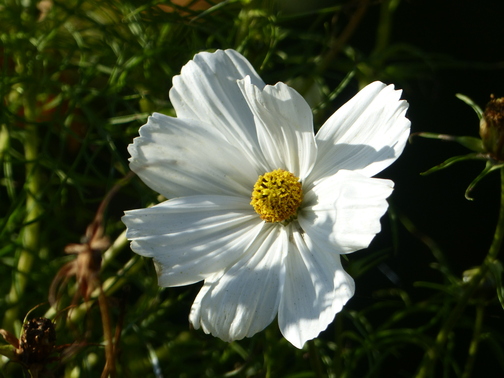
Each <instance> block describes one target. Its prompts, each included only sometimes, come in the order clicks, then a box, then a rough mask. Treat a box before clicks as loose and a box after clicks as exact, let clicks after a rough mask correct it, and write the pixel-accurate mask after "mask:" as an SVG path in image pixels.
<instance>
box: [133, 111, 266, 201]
mask: <svg viewBox="0 0 504 378" xmlns="http://www.w3.org/2000/svg"><path fill="white" fill-rule="evenodd" d="M128 151H129V153H130V154H131V159H130V162H131V163H130V167H131V169H132V170H133V171H134V172H135V173H136V174H137V175H138V176H140V178H141V179H142V180H143V181H144V182H145V183H146V184H147V185H148V186H149V187H151V188H153V189H154V190H156V191H157V192H158V193H161V194H162V195H164V196H165V197H166V198H173V197H180V196H187V195H195V194H225V195H244V196H248V195H250V192H251V189H250V188H251V187H252V186H253V185H254V183H255V180H256V179H257V175H258V174H259V172H260V171H259V170H258V169H259V168H258V167H257V166H256V165H254V161H250V160H249V159H247V158H246V157H245V156H244V154H243V152H242V150H240V149H239V148H236V147H235V146H233V145H231V144H230V143H228V142H227V141H226V139H225V138H224V137H223V136H222V135H221V134H220V133H219V132H218V131H217V130H215V129H214V128H212V127H210V126H208V125H206V124H202V123H200V122H199V121H194V120H181V119H179V118H172V117H167V116H165V115H162V114H159V113H155V114H153V115H152V117H149V121H148V122H147V124H146V125H144V126H142V127H141V128H140V137H138V138H135V139H134V142H133V144H130V145H129V147H128Z"/></svg>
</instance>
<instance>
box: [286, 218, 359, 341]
mask: <svg viewBox="0 0 504 378" xmlns="http://www.w3.org/2000/svg"><path fill="white" fill-rule="evenodd" d="M292 228H293V230H292V237H291V239H290V243H289V253H288V255H287V257H286V259H285V286H284V290H283V292H282V299H281V301H280V307H279V310H278V324H279V326H280V330H281V331H282V334H283V335H284V337H285V338H286V339H287V340H288V341H290V342H291V343H292V345H294V346H295V347H297V348H302V347H303V345H304V343H305V342H306V341H308V340H311V339H313V338H315V337H317V336H318V335H319V333H320V332H322V331H323V330H325V329H326V328H327V326H328V325H329V324H330V323H331V322H332V321H333V319H334V317H335V315H336V314H337V313H338V312H339V311H341V309H342V308H343V306H344V305H345V303H346V302H347V301H348V299H350V298H351V297H352V296H353V293H354V281H353V279H352V278H351V277H350V276H349V275H348V274H347V273H346V272H345V271H344V270H343V267H342V266H341V261H340V256H339V255H338V254H337V253H335V252H334V251H331V250H330V249H329V250H328V249H327V248H326V246H325V245H324V244H322V246H319V245H317V244H316V243H315V241H314V240H312V238H310V236H309V235H307V234H305V233H304V232H302V231H300V230H299V229H296V227H292Z"/></svg>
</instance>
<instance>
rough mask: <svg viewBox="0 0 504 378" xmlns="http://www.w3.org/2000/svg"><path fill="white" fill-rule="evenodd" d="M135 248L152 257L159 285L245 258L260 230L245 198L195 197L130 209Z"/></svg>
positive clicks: (199, 276)
mask: <svg viewBox="0 0 504 378" xmlns="http://www.w3.org/2000/svg"><path fill="white" fill-rule="evenodd" d="M122 220H123V222H124V223H125V224H126V226H127V227H128V231H127V235H126V236H127V237H128V239H129V240H131V249H132V250H133V251H135V252H136V253H138V254H139V255H142V256H146V257H153V258H154V261H155V262H156V268H157V273H158V279H159V285H160V286H180V285H188V284H191V283H195V282H198V281H201V280H204V279H205V278H206V277H207V276H209V275H211V274H213V273H215V272H219V271H221V270H223V269H225V268H226V267H228V266H230V265H233V264H235V263H236V262H237V261H238V260H239V259H240V258H242V257H243V255H244V254H245V251H246V250H247V248H248V247H249V246H250V245H251V244H252V243H253V241H254V239H255V237H256V235H257V234H258V233H259V232H260V230H261V228H262V222H261V221H260V219H258V217H257V215H256V214H255V213H254V211H253V210H252V208H251V207H250V205H249V204H248V201H247V200H246V199H244V198H237V197H226V196H191V197H182V198H176V199H173V200H169V201H165V202H163V203H160V204H159V205H156V206H154V207H151V208H147V209H140V210H131V211H127V212H126V214H125V215H124V217H123V218H122Z"/></svg>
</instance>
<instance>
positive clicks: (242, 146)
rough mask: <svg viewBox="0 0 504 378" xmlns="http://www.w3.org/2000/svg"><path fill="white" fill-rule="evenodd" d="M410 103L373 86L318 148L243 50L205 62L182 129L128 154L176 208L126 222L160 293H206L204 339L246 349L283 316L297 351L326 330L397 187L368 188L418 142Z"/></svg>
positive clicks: (199, 315) (198, 304) (289, 98)
mask: <svg viewBox="0 0 504 378" xmlns="http://www.w3.org/2000/svg"><path fill="white" fill-rule="evenodd" d="M400 95H401V92H400V91H396V90H394V88H393V86H386V85H385V84H383V83H380V82H375V83H372V84H370V85H368V86H367V87H365V88H364V89H363V90H362V91H360V92H359V93H358V94H357V95H356V96H355V97H354V98H353V99H351V100H350V101H349V102H348V103H346V104H345V105H343V106H342V107H341V108H340V109H339V110H338V111H337V112H336V113H334V114H333V115H332V116H331V117H330V118H329V119H328V120H327V122H326V123H325V124H324V125H323V126H322V127H321V129H320V131H319V132H318V133H317V135H314V132H313V121H312V113H311V109H310V107H309V106H308V104H307V103H306V101H305V100H304V99H303V98H302V97H301V96H300V95H299V94H298V93H297V92H296V91H295V90H293V89H292V88H290V87H288V86H287V85H285V84H283V83H278V84H276V85H274V86H270V85H265V84H264V83H263V81H262V80H261V78H260V77H259V76H258V75H257V73H256V72H255V71H254V69H253V68H252V66H251V65H250V63H249V62H248V61H247V60H246V59H245V58H244V57H243V56H241V55H240V54H239V53H237V52H236V51H234V50H225V51H220V50H219V51H217V52H215V53H213V54H211V53H200V54H197V55H196V56H195V57H194V59H193V60H191V61H190V62H189V63H187V64H186V65H185V66H184V67H183V68H182V73H181V74H180V75H179V76H176V77H174V79H173V88H172V89H171V91H170V99H171V101H172V104H173V107H174V108H175V111H176V113H177V118H173V117H167V116H164V115H162V114H153V115H152V116H151V117H150V118H149V120H148V122H147V124H146V125H144V126H142V127H141V128H140V137H138V138H136V139H135V140H134V142H133V144H131V145H130V146H129V148H128V150H129V152H130V154H131V159H130V167H131V169H132V170H133V171H135V172H137V174H138V175H139V176H140V178H141V179H142V180H143V181H144V182H145V183H146V184H147V185H148V186H149V187H151V188H152V189H154V190H155V191H157V192H159V193H161V194H162V195H164V196H165V197H166V198H169V200H167V201H165V202H163V203H160V204H158V205H156V206H154V207H152V208H147V209H140V210H132V211H127V212H126V215H125V216H124V217H123V221H124V223H125V224H126V226H127V227H128V231H127V237H128V239H130V240H131V248H132V249H133V251H135V252H136V253H138V254H140V255H142V256H147V257H152V258H154V262H155V265H156V268H157V274H158V278H159V285H161V286H181V285H189V284H192V283H195V282H198V281H202V280H204V285H203V287H202V289H201V291H200V292H199V294H198V296H197V297H196V299H195V301H194V304H193V306H192V309H191V313H190V316H189V320H190V322H191V323H192V324H193V326H194V327H195V328H196V329H198V328H200V327H201V328H202V329H203V330H204V331H205V332H206V333H211V334H213V335H215V336H218V337H220V338H221V339H223V340H226V341H231V340H237V339H241V338H243V337H250V336H252V335H254V334H255V333H257V332H259V331H261V330H263V329H264V328H265V327H266V326H267V325H268V324H269V323H271V322H272V321H273V319H274V318H275V317H276V316H277V315H278V323H279V327H280V330H281V332H282V334H283V335H284V336H285V338H286V339H287V340H289V341H290V342H291V343H292V344H293V345H294V346H296V347H298V348H301V347H302V346H303V344H304V343H305V341H307V340H310V339H313V338H315V337H317V336H318V334H319V333H320V332H321V331H323V330H324V329H325V328H326V327H327V326H328V324H329V323H330V322H331V321H332V320H333V319H334V316H335V315H336V313H337V312H339V311H340V310H341V309H342V307H343V305H344V304H345V303H346V302H347V301H348V299H349V298H351V297H352V295H353V293H354V281H353V280H352V278H351V277H350V276H349V275H348V274H347V273H346V272H345V271H344V270H343V268H342V265H341V261H340V255H341V254H346V253H350V252H354V251H357V250H359V249H363V248H366V247H367V246H368V245H369V243H370V242H371V240H372V239H373V237H374V236H375V234H376V233H378V232H379V231H380V218H381V216H382V215H383V214H384V213H385V211H386V209H387V201H386V198H387V197H388V196H389V195H390V194H391V192H392V188H393V183H392V182H391V181H389V180H383V179H376V178H371V177H372V176H374V175H375V174H376V173H378V172H380V171H381V170H383V169H384V168H386V167H387V166H389V165H390V164H391V163H392V162H393V161H395V160H396V159H397V157H398V156H399V155H400V154H401V152H402V150H403V148H404V145H405V143H406V140H407V138H408V135H409V129H410V122H409V120H408V119H406V118H405V113H406V110H407V107H408V104H407V103H406V102H405V101H401V100H400V99H399V98H400Z"/></svg>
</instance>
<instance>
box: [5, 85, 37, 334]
mask: <svg viewBox="0 0 504 378" xmlns="http://www.w3.org/2000/svg"><path fill="white" fill-rule="evenodd" d="M24 111H25V118H26V121H27V123H26V125H25V138H24V150H25V153H24V155H25V159H26V181H25V187H24V189H25V193H26V215H25V219H24V225H25V226H24V227H23V229H22V230H21V246H22V247H21V249H20V252H19V259H18V262H17V270H16V272H15V273H14V279H13V283H12V286H11V289H10V292H9V294H8V297H7V300H8V303H9V304H11V305H12V307H11V308H10V309H8V310H7V311H6V312H5V316H4V325H5V326H6V327H12V326H13V324H14V323H15V322H16V320H18V311H19V308H18V306H17V304H18V303H19V302H20V300H21V298H22V296H23V293H24V291H25V289H26V285H27V283H28V280H29V274H30V271H31V269H32V266H33V261H34V258H35V254H36V253H37V251H38V247H39V236H40V222H39V221H38V219H39V217H40V215H41V213H42V207H41V205H40V202H39V199H38V195H39V193H40V188H41V183H40V176H39V174H38V166H37V159H38V149H39V140H38V136H37V129H36V125H35V124H33V121H35V119H36V103H35V96H34V95H32V94H31V92H27V93H26V95H25V99H24Z"/></svg>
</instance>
